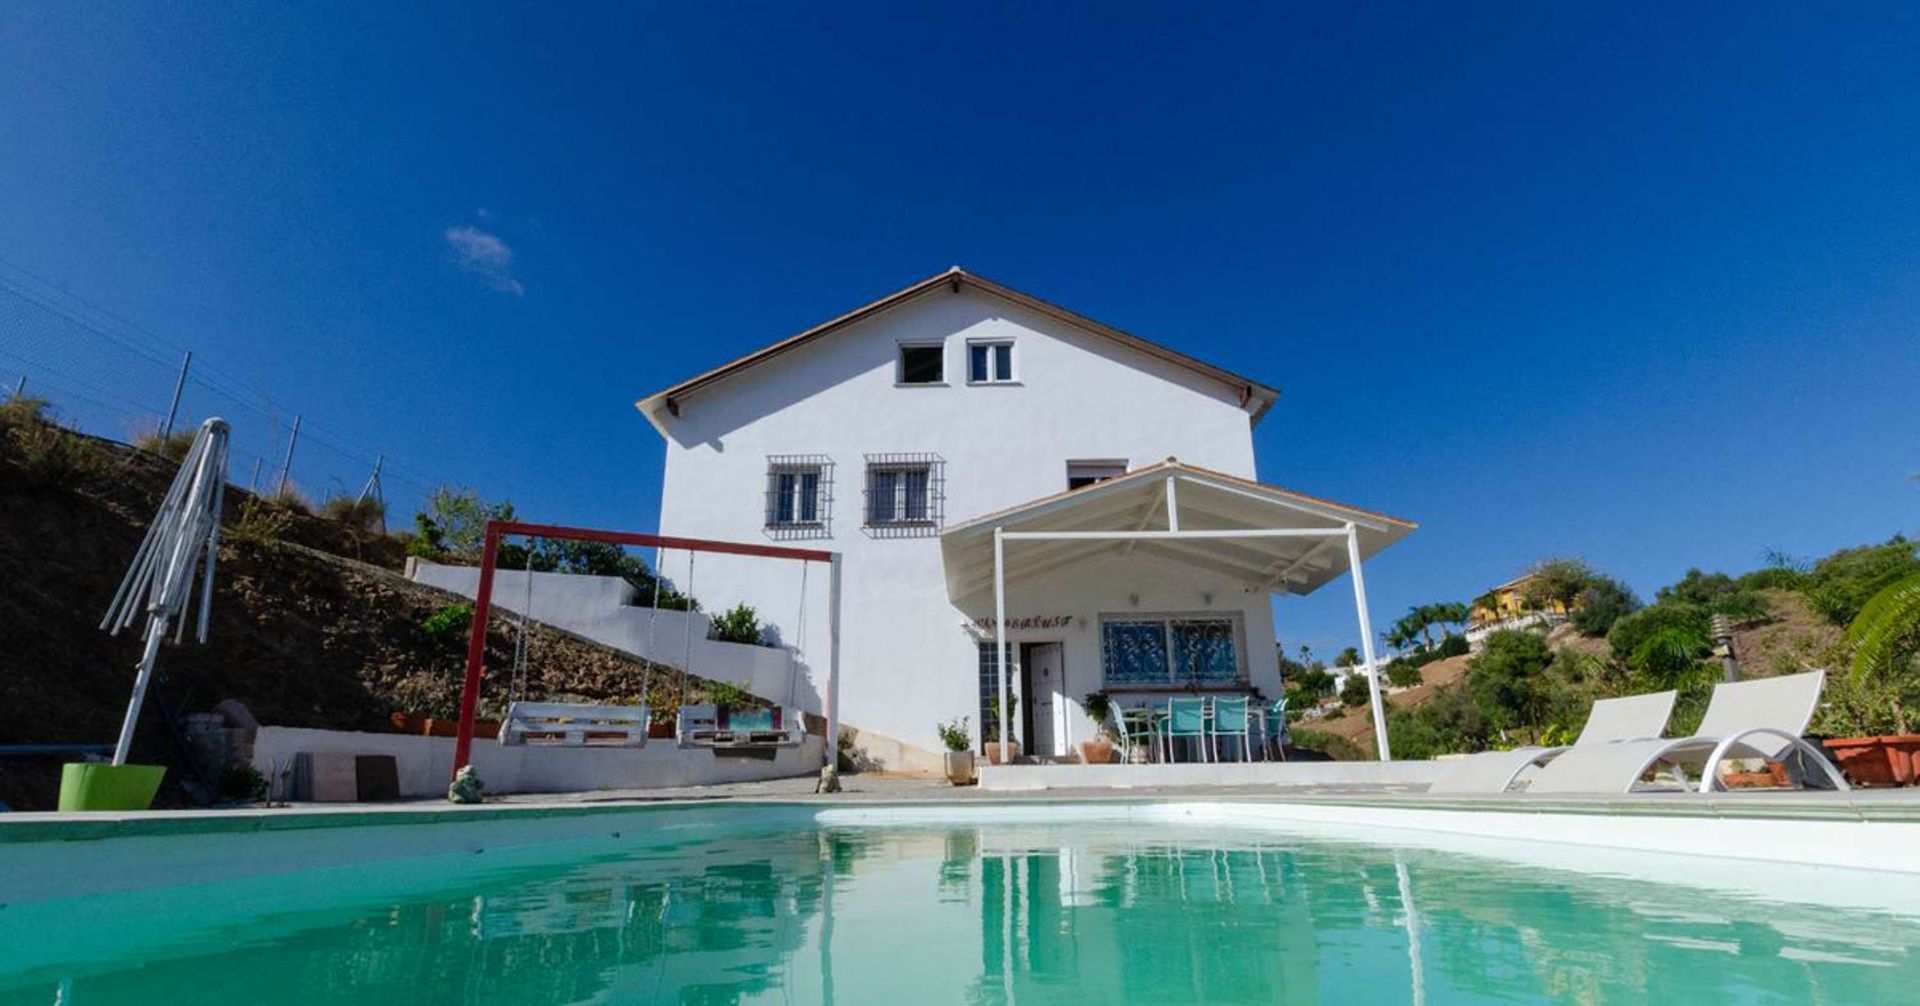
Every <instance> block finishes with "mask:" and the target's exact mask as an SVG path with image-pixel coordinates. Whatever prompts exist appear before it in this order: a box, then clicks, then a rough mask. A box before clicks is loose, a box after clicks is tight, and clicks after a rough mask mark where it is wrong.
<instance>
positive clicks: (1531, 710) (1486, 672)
mask: <svg viewBox="0 0 1920 1006" xmlns="http://www.w3.org/2000/svg"><path fill="white" fill-rule="evenodd" d="M1552 663H1553V652H1552V651H1551V650H1550V649H1548V647H1547V641H1546V639H1545V638H1544V637H1541V636H1538V635H1536V634H1534V633H1531V632H1524V631H1519V630H1513V629H1503V630H1501V631H1499V632H1495V633H1493V634H1491V635H1489V636H1488V637H1487V642H1486V647H1485V648H1484V649H1482V650H1481V651H1480V652H1479V653H1478V654H1475V655H1474V657H1473V658H1472V659H1471V660H1469V661H1467V679H1466V680H1467V690H1468V692H1469V693H1470V694H1471V695H1472V696H1473V700H1474V702H1476V703H1478V704H1479V706H1480V714H1481V715H1482V716H1483V717H1485V719H1486V721H1487V723H1488V724H1489V725H1491V726H1492V727H1493V728H1494V729H1496V730H1511V729H1514V728H1516V727H1520V726H1525V725H1530V724H1538V723H1542V722H1544V721H1545V718H1546V713H1547V708H1548V705H1549V700H1550V698H1551V692H1552V690H1553V686H1554V682H1552V681H1550V680H1548V679H1547V678H1546V675H1545V674H1544V673H1542V672H1544V671H1545V670H1546V669H1547V667H1548V666H1549V665H1551V664H1552Z"/></svg>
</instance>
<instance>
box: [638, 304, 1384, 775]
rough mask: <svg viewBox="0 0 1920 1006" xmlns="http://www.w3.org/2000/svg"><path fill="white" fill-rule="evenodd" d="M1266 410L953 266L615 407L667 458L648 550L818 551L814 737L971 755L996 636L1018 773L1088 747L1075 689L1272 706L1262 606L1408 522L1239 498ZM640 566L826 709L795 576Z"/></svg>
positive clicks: (1223, 381)
mask: <svg viewBox="0 0 1920 1006" xmlns="http://www.w3.org/2000/svg"><path fill="white" fill-rule="evenodd" d="M1277 397H1278V392H1277V391H1275V390H1274V389H1273V388H1271V387H1268V386H1266V385H1264V384H1262V383H1260V382H1258V381H1254V380H1251V379H1248V378H1245V377H1241V376H1239V375H1237V374H1234V373H1232V372H1230V371H1227V370H1223V369H1221V368H1219V367H1216V366H1213V365H1210V364H1207V363H1203V362H1201V361H1199V360H1196V359H1193V358H1191V357H1188V356H1186V355H1184V354H1182V353H1179V352H1176V351H1174V350H1172V349H1168V348H1166V347H1165V346H1161V345H1158V344H1155V343H1152V342H1149V341H1147V340H1145V339H1141V338H1139V337H1137V336H1134V335H1130V334H1127V333H1125V332H1121V331H1118V330H1116V329H1113V328H1111V327H1108V326H1106V325H1103V324H1101V323H1099V322H1097V321H1093V320H1092V319H1089V318H1086V317H1083V316H1081V315H1078V314H1075V313H1073V312H1071V311H1068V310H1065V309H1063V308H1060V307H1057V306H1055V305H1053V304H1049V303H1047V302H1045V301H1042V300H1039V299H1037V298H1035V297H1032V296H1030V295H1027V294H1025V293H1021V292H1020V291H1017V290H1014V289H1011V288H1009V287H1006V286H1002V285H1001V284H998V283H995V282H992V281H990V280H987V279H984V278H982V277H980V276H977V275H974V274H972V273H968V272H965V271H963V270H961V269H959V268H958V267H955V268H954V269H951V270H949V271H947V272H944V273H941V274H939V275H936V276H933V277H931V278H929V279H926V280H924V281H921V282H919V283H915V284H913V285H912V286H909V287H907V288H906V289H903V290H900V291H899V292H897V293H894V294H891V295H889V296H886V297H884V298H882V299H880V300H877V301H874V302H873V303H871V304H868V305H866V306H864V307H861V308H858V309H856V310H854V311H851V312H849V313H847V314H844V315H842V316H840V317H838V318H835V319H833V320H831V321H828V322H826V323H824V324H821V325H818V326H816V327H814V328H811V329H808V330H807V331H804V332H801V333H800V334H798V335H795V336H792V337H791V338H788V339H785V340H783V341H781V342H778V343H775V344H773V345H771V346H768V347H766V348H765V349H762V350H760V351H758V352H755V353H752V354H750V355H748V356H744V357H741V358H740V359H737V360H734V361H733V362H731V363H728V364H726V365H724V366H721V367H718V368H717V369H714V370H711V371H709V372H707V373H704V374H701V375H699V376H697V377H694V378H691V379H689V380H686V381H682V382H681V383H679V384H676V385H674V386H672V387H670V388H667V389H665V390H663V391H660V392H657V393H655V394H652V395H649V396H648V397H646V398H645V399H643V400H641V401H640V402H639V403H638V404H639V408H640V411H641V412H642V413H643V414H644V415H645V416H646V418H647V420H648V421H649V422H650V423H652V425H653V426H654V428H655V429H656V430H658V431H659V433H660V435H661V436H662V437H663V438H665V440H666V444H667V454H666V468H665V472H666V474H665V479H664V488H663V490H662V499H661V518H660V530H661V533H663V534H667V535H678V536H686V537H696V538H713V539H725V540H732V541H748V542H751V541H764V542H769V543H778V544H782V545H794V546H800V547H807V548H817V549H821V550H826V551H834V552H838V553H840V554H841V556H842V560H841V568H842V577H843V584H842V598H841V604H842V608H841V610H842V611H843V613H844V615H843V620H842V621H843V624H842V625H841V627H840V632H841V651H840V652H841V659H840V668H839V672H840V675H841V677H840V685H839V688H838V694H839V703H840V705H839V709H838V710H837V712H838V719H839V721H840V723H841V725H842V728H843V729H847V730H851V731H853V732H854V733H855V734H856V738H857V739H856V745H857V746H858V747H859V748H860V749H861V750H862V751H864V752H865V754H866V755H867V756H868V757H869V758H871V759H873V760H875V761H878V762H880V763H882V764H884V765H886V766H888V767H891V768H900V769H907V770H924V769H929V768H934V767H935V766H937V764H938V761H937V759H938V755H937V753H936V752H938V751H939V750H940V745H939V742H938V737H937V734H936V729H935V728H936V724H938V723H941V722H944V721H950V720H954V719H958V718H960V717H963V716H964V717H968V718H969V720H970V723H971V725H972V730H973V733H974V737H975V739H976V742H978V741H979V739H980V738H981V735H982V728H983V726H984V725H985V722H986V721H987V720H988V719H990V713H989V710H990V708H993V707H992V706H990V699H991V698H992V697H993V696H994V695H995V694H996V692H997V691H998V689H999V687H1000V678H999V674H998V671H999V668H1000V659H1001V651H1000V643H1001V641H1002V639H1004V641H1005V643H1006V646H1005V659H1006V667H1007V679H1006V686H1005V687H1006V688H1007V689H1008V690H1009V691H1011V692H1012V693H1013V694H1014V695H1016V696H1017V697H1018V698H1019V701H1018V703H1017V704H1015V705H1014V706H1013V712H1014V716H1013V722H1012V723H1011V725H1010V727H1011V730H1010V732H1011V735H1012V737H1013V738H1014V739H1016V740H1018V741H1020V742H1021V744H1022V747H1023V748H1024V751H1025V753H1026V754H1028V755H1033V756H1038V757H1040V758H1042V759H1048V758H1059V759H1066V758H1070V757H1072V753H1073V752H1074V751H1075V745H1076V743H1077V742H1078V741H1080V740H1085V739H1087V738H1089V737H1091V736H1092V735H1093V732H1094V724H1093V722H1092V721H1091V720H1090V719H1089V717H1088V716H1087V714H1086V712H1085V711H1084V709H1083V707H1082V700H1083V698H1084V696H1086V695H1087V694H1088V693H1091V692H1096V691H1104V692H1107V693H1110V694H1115V695H1121V696H1124V699H1125V701H1127V702H1129V703H1131V704H1144V703H1147V702H1151V701H1164V699H1165V697H1166V696H1168V695H1173V694H1192V693H1195V692H1198V693H1201V694H1208V693H1219V694H1228V693H1240V694H1246V693H1249V692H1257V693H1259V694H1261V695H1264V696H1265V697H1267V698H1269V699H1271V698H1273V697H1277V696H1278V695H1279V694H1280V689H1281V683H1280V680H1279V670H1278V667H1277V664H1276V662H1275V659H1274V618H1273V608H1272V604H1271V597H1272V595H1274V594H1304V593H1307V592H1310V591H1312V590H1315V589H1317V588H1319V587H1321V586H1322V585H1324V584H1326V583H1328V582H1330V581H1332V580H1334V579H1336V578H1338V577H1339V576H1340V575H1341V574H1343V573H1345V572H1347V570H1348V569H1349V568H1350V567H1354V566H1355V565H1356V564H1357V563H1358V562H1359V561H1361V560H1364V559H1365V558H1367V557H1370V556H1372V555H1374V554H1375V553H1377V552H1379V551H1380V550H1381V549H1383V548H1386V547H1387V546H1388V545H1390V544H1392V543H1394V542H1395V541H1398V540H1399V539H1400V538H1402V537H1404V536H1405V535H1407V534H1408V533H1409V532H1411V531H1412V530H1413V529H1414V526H1415V525H1414V524H1413V523H1411V522H1409V521H1405V520H1401V519H1398V518H1394V517H1389V516H1386V515H1384V514H1379V513H1375V512H1372V511H1369V510H1362V509H1359V508H1356V507H1352V506H1347V505H1343V504H1339V503H1334V502H1330V501H1327V500H1323V499H1317V498H1314V497H1310V496H1304V495H1301V494H1299V493H1295V492H1290V491H1288V490H1285V489H1280V488H1277V487H1274V486H1270V485H1266V484H1263V483H1261V482H1258V481H1256V473H1255V471H1254V452H1253V426H1254V424H1256V423H1258V422H1259V421H1260V419H1261V417H1262V416H1264V415H1265V414H1266V412H1267V410H1268V409H1269V408H1270V407H1271V406H1272V405H1273V403H1274V401H1275V399H1276V398H1277ZM664 563H665V570H664V571H665V573H666V574H667V575H668V576H670V577H672V578H673V579H674V580H675V581H676V582H677V583H678V584H679V585H680V586H681V587H682V588H683V589H686V590H689V591H690V592H691V593H693V594H694V595H695V596H697V597H699V598H700V599H701V600H702V601H703V602H705V604H706V606H707V608H708V609H709V610H720V609H721V608H723V607H727V606H731V605H732V604H734V603H736V602H744V603H747V604H750V605H752V606H753V607H754V608H755V609H756V610H757V611H758V613H759V614H760V616H761V618H762V620H763V621H765V622H767V623H769V624H771V625H773V626H775V627H776V628H777V631H778V633H779V635H780V638H781V639H782V641H783V642H785V643H787V644H789V645H792V644H800V645H801V650H802V652H801V654H800V659H801V660H802V661H803V662H805V664H806V668H807V669H806V679H807V681H808V682H809V684H810V687H808V688H805V689H803V692H804V694H800V695H798V696H784V695H769V696H765V697H766V698H770V699H773V700H775V701H781V702H792V703H794V704H797V705H799V706H800V707H802V708H804V709H806V710H807V711H809V712H814V713H822V712H823V711H824V708H825V703H826V696H825V695H824V694H822V692H823V691H824V690H825V685H824V682H825V681H826V674H825V668H824V666H820V665H821V664H823V663H824V659H825V658H824V655H825V654H826V653H827V652H828V648H827V645H826V640H827V638H828V625H827V605H826V604H825V603H824V598H825V594H824V593H822V589H823V587H824V584H822V583H821V582H820V580H822V579H824V577H823V576H822V575H821V574H820V573H818V572H815V573H813V574H811V575H812V576H814V577H816V579H815V580H813V581H812V583H811V585H810V586H808V587H807V588H806V591H807V596H808V598H809V600H808V603H807V605H806V606H805V607H804V608H803V607H802V605H801V591H802V584H801V580H800V577H799V573H798V569H797V567H798V565H799V564H795V563H778V562H769V561H766V560H763V559H755V558H750V557H741V556H730V555H715V554H704V553H703V554H701V555H699V557H698V558H697V560H695V561H694V564H695V567H696V568H693V569H689V568H688V557H687V554H686V553H684V552H679V553H675V552H671V551H670V552H668V553H667V555H666V557H665V560H664ZM996 573H998V576H996ZM997 583H998V584H999V586H1000V589H996V584H997ZM1355 586H1356V588H1358V589H1357V590H1356V599H1357V603H1358V607H1359V623H1360V632H1361V638H1362V639H1363V640H1365V641H1367V642H1368V644H1369V646H1368V652H1367V654H1366V655H1367V658H1368V660H1369V662H1371V661H1372V659H1373V654H1372V652H1371V646H1370V644H1371V637H1372V632H1371V629H1370V627H1369V626H1368V624H1367V620H1366V609H1365V600H1364V585H1363V583H1361V581H1360V580H1359V578H1357V577H1356V578H1355ZM803 611H804V612H805V614H804V615H802V612H803ZM803 617H804V619H805V622H806V624H805V625H804V627H803V626H802V625H801V624H799V620H800V619H802V618H803ZM1003 627H1004V629H1005V632H1004V635H1002V634H1001V633H1000V630H1001V629H1002V628H1003ZM803 632H804V635H803ZM1376 701H1378V699H1377V696H1376Z"/></svg>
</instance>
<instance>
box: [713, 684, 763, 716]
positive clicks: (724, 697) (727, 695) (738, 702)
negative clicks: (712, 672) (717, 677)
mask: <svg viewBox="0 0 1920 1006" xmlns="http://www.w3.org/2000/svg"><path fill="white" fill-rule="evenodd" d="M707 697H708V698H710V699H711V700H712V701H713V704H714V705H716V706H724V707H726V708H729V709H739V708H742V707H745V706H752V705H758V704H759V703H758V702H756V701H755V700H754V698H753V695H752V693H750V692H748V691H747V690H746V689H744V688H742V687H740V686H739V685H736V684H734V683H733V682H731V681H716V682H714V683H713V685H712V686H711V687H710V688H708V689H707Z"/></svg>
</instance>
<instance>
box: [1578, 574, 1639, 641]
mask: <svg viewBox="0 0 1920 1006" xmlns="http://www.w3.org/2000/svg"><path fill="white" fill-rule="evenodd" d="M1639 607H1640V599H1639V598H1637V597H1634V596H1633V591H1632V590H1630V589H1628V588H1627V585H1626V584H1624V583H1621V582H1620V581H1618V580H1616V579H1614V578H1613V577H1610V576H1601V577H1595V578H1594V580H1593V582H1592V583H1589V584H1588V585H1587V589H1585V590H1583V591H1581V592H1580V600H1579V603H1577V604H1575V605H1574V608H1573V615H1572V616H1571V620H1572V622H1573V628H1574V631H1576V632H1578V633H1580V634H1581V635H1583V636H1591V637H1594V638H1598V637H1600V636H1604V635H1606V634H1607V630H1609V629H1611V628H1613V623H1615V622H1617V621H1619V620H1620V619H1622V618H1624V617H1626V616H1627V615H1630V614H1632V613H1633V612H1635V611H1636V610H1638V609H1639Z"/></svg>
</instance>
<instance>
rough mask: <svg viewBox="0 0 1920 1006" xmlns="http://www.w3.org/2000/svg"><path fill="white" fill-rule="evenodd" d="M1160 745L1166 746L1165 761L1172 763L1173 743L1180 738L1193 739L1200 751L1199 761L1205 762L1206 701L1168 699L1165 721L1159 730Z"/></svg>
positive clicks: (1199, 699) (1198, 699)
mask: <svg viewBox="0 0 1920 1006" xmlns="http://www.w3.org/2000/svg"><path fill="white" fill-rule="evenodd" d="M1160 737H1161V743H1163V744H1164V745H1165V746H1166V753H1167V761H1173V760H1174V758H1173V742H1174V741H1175V740H1177V739H1179V738H1182V737H1190V738H1192V739H1193V742H1194V745H1195V746H1196V747H1198V748H1199V749H1200V760H1201V761H1206V760H1207V700H1206V699H1201V698H1192V699H1168V700H1167V721H1166V723H1165V724H1163V725H1162V726H1161V728H1160Z"/></svg>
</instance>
